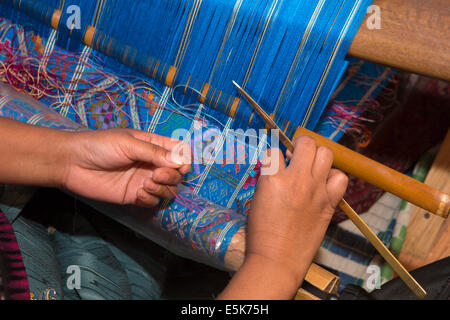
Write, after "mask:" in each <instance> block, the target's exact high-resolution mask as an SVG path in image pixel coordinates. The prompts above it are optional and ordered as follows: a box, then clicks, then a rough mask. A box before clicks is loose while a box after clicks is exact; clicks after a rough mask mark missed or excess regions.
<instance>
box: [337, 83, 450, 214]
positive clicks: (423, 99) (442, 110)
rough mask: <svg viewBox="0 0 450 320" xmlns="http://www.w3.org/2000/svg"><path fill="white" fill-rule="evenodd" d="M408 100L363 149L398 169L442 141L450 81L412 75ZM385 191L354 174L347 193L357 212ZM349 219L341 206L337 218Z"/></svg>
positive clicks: (404, 168) (449, 119) (448, 116)
mask: <svg viewBox="0 0 450 320" xmlns="http://www.w3.org/2000/svg"><path fill="white" fill-rule="evenodd" d="M399 99H401V101H402V100H403V101H405V102H404V103H402V104H401V105H400V106H399V107H398V108H396V109H395V110H394V111H393V113H392V114H390V115H389V117H388V118H387V119H386V121H384V122H383V123H382V124H381V125H380V127H379V128H378V129H377V133H376V135H375V136H374V139H373V140H372V142H371V144H370V145H369V147H368V148H367V149H365V150H363V151H362V152H361V153H362V154H364V155H365V156H367V157H369V158H371V159H373V160H375V161H378V162H380V163H383V164H384V165H387V166H388V167H391V168H393V169H394V170H397V171H400V172H405V171H407V170H410V169H411V168H412V166H413V165H414V164H415V163H416V162H417V161H418V159H419V158H420V157H421V156H422V155H423V154H424V153H425V152H427V150H429V149H430V148H432V147H434V146H435V145H437V144H438V143H440V141H441V139H442V138H443V137H444V135H445V134H446V133H447V130H448V124H449V123H450V108H449V107H448V106H450V84H449V83H447V82H444V81H439V80H435V79H430V78H425V77H418V76H417V75H410V76H409V79H408V81H407V82H406V89H405V93H404V97H402V96H400V98H399ZM382 194H383V190H381V189H378V188H376V187H374V186H372V185H370V184H368V183H367V182H365V181H362V180H360V179H357V178H355V177H351V178H350V183H349V187H348V189H347V193H346V195H345V199H346V200H347V202H348V203H349V204H350V206H352V208H354V209H355V211H356V212H366V211H367V210H368V209H369V208H370V207H371V206H372V205H373V204H374V203H375V201H376V200H377V199H379V198H380V197H381V196H382ZM345 219H347V217H346V215H345V213H344V212H342V210H340V209H338V210H337V212H336V214H335V216H334V217H333V222H334V223H338V222H340V221H343V220H345Z"/></svg>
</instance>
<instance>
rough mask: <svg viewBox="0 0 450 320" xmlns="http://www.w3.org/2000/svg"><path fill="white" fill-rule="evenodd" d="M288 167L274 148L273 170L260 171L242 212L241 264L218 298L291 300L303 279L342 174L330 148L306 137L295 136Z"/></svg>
mask: <svg viewBox="0 0 450 320" xmlns="http://www.w3.org/2000/svg"><path fill="white" fill-rule="evenodd" d="M294 144H295V151H294V154H293V155H290V156H291V157H292V159H291V162H290V164H289V166H288V167H286V165H285V161H284V157H283V154H282V153H281V151H280V150H279V149H271V150H269V153H270V157H268V156H266V158H265V160H264V163H265V164H264V165H265V166H270V163H269V161H270V159H277V158H278V161H279V164H280V165H279V168H278V170H277V171H276V173H274V174H273V175H266V176H261V177H260V179H259V181H258V185H257V187H256V193H255V196H254V199H253V200H252V203H251V208H250V212H249V215H248V231H247V248H246V258H245V262H244V264H243V266H242V267H241V269H240V270H239V271H238V273H237V274H236V275H235V276H234V278H233V279H232V281H231V282H230V284H229V286H228V287H227V288H226V289H225V291H224V292H223V293H222V295H221V297H220V298H222V299H291V298H292V297H293V295H294V294H295V292H296V290H297V289H298V288H299V286H300V284H301V282H302V281H303V279H304V277H305V275H306V272H307V270H308V269H309V266H310V264H311V262H312V260H313V258H314V256H315V254H316V252H317V250H318V249H319V246H320V243H321V241H322V239H323V237H324V236H325V232H326V229H327V227H328V225H329V223H330V221H331V217H332V215H333V213H334V210H335V209H336V206H337V205H338V203H339V201H340V200H341V199H342V197H343V196H344V193H345V190H346V188H347V184H348V178H347V176H346V175H345V174H343V173H342V172H341V171H338V170H336V169H332V168H331V166H332V163H333V153H332V152H331V150H329V149H328V148H326V147H319V148H317V146H316V143H315V141H314V140H313V139H311V138H309V137H300V138H298V139H296V140H295V142H294Z"/></svg>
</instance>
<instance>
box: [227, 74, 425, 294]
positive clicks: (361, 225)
mask: <svg viewBox="0 0 450 320" xmlns="http://www.w3.org/2000/svg"><path fill="white" fill-rule="evenodd" d="M233 83H234V85H235V86H236V87H237V88H238V90H239V92H240V93H241V94H242V95H243V96H244V97H245V98H246V99H247V100H248V102H249V103H250V105H251V106H252V107H253V108H254V110H255V111H256V112H257V113H258V114H259V115H260V116H261V117H262V118H263V119H264V121H265V122H266V124H267V126H268V127H269V128H270V129H277V130H278V131H279V133H280V140H281V142H282V143H283V144H284V145H285V146H286V148H287V149H288V150H289V151H291V152H292V153H293V152H294V144H293V143H292V141H291V140H290V139H289V138H288V137H287V136H286V135H285V134H284V133H283V131H281V130H280V128H279V127H278V126H277V124H276V123H275V122H274V121H273V120H272V118H270V116H269V115H268V114H267V113H265V112H264V110H263V109H262V108H261V107H260V106H259V105H258V104H257V103H256V101H255V100H253V99H252V97H250V95H249V94H248V93H246V92H245V91H244V90H243V89H242V88H241V87H240V86H239V85H238V84H237V83H236V82H233ZM339 207H340V208H341V209H342V211H344V212H345V214H346V215H347V216H348V218H349V219H350V220H351V221H352V222H353V223H354V224H355V226H356V227H357V228H358V229H359V231H361V233H362V234H363V235H364V236H365V237H366V238H367V239H368V240H369V241H370V243H371V244H372V245H373V246H374V247H375V249H376V250H377V251H378V253H380V255H381V256H382V257H383V258H384V259H385V260H386V262H387V263H388V264H389V265H390V266H391V267H392V269H393V270H394V271H395V272H397V274H398V275H399V277H400V278H401V279H402V280H403V281H404V282H405V284H406V285H407V286H408V287H409V288H410V289H411V291H412V292H414V294H415V295H416V296H417V297H419V298H421V299H423V298H424V297H425V296H426V294H427V293H426V291H425V290H424V289H423V288H422V287H421V286H420V284H419V283H417V281H416V280H415V279H414V278H413V277H412V276H411V274H410V273H409V272H408V271H407V270H406V269H405V268H404V267H403V266H402V264H401V263H400V262H399V261H398V260H397V259H396V258H395V257H394V255H393V254H392V253H391V252H390V251H389V250H388V248H386V246H385V245H384V244H383V242H382V241H381V240H380V239H378V237H377V236H376V234H375V233H374V232H373V231H372V229H370V228H369V226H368V225H367V224H366V223H365V222H364V220H363V219H362V218H361V217H360V216H359V215H358V214H357V213H356V212H355V211H354V210H353V209H352V207H350V205H349V204H348V203H347V201H345V200H344V199H342V200H341V201H340V203H339Z"/></svg>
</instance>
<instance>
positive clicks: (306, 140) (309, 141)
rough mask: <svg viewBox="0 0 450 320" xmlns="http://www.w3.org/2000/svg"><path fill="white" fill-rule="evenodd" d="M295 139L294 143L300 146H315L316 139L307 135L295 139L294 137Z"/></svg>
mask: <svg viewBox="0 0 450 320" xmlns="http://www.w3.org/2000/svg"><path fill="white" fill-rule="evenodd" d="M295 141H296V144H297V145H298V146H301V147H309V148H312V147H316V141H315V140H314V139H313V138H311V137H308V136H300V137H298V138H297V139H295Z"/></svg>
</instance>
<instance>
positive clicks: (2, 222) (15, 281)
mask: <svg viewBox="0 0 450 320" xmlns="http://www.w3.org/2000/svg"><path fill="white" fill-rule="evenodd" d="M3 299H11V300H29V299H30V292H29V285H28V279H27V272H26V270H25V265H24V262H23V259H22V254H21V251H20V248H19V244H18V243H17V239H16V236H15V234H14V230H13V228H12V226H11V223H10V222H9V220H8V218H7V217H6V215H5V214H4V213H3V212H2V211H0V300H3Z"/></svg>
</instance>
